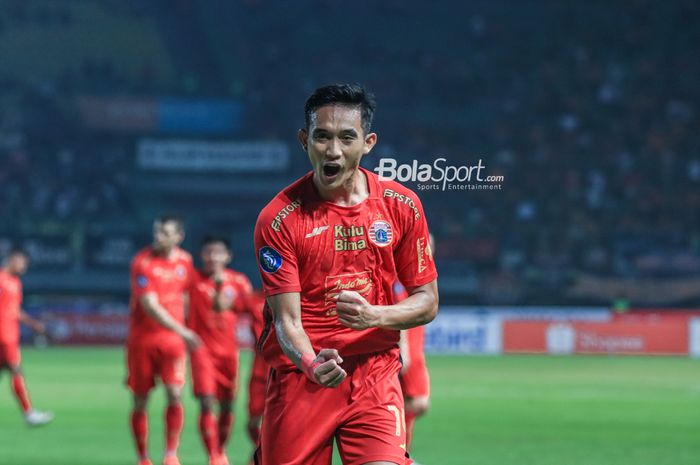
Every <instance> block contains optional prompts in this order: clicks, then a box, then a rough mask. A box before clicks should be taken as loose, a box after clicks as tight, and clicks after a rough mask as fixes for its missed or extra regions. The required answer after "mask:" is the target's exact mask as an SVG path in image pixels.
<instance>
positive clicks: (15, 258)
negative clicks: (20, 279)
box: [8, 253, 29, 276]
mask: <svg viewBox="0 0 700 465" xmlns="http://www.w3.org/2000/svg"><path fill="white" fill-rule="evenodd" d="M8 265H9V266H8V269H9V270H10V273H12V274H14V275H17V276H19V275H23V274H24V273H25V272H26V271H27V267H28V266H29V259H28V258H27V256H26V255H24V254H22V253H16V254H14V255H12V256H11V257H10V259H9V263H8Z"/></svg>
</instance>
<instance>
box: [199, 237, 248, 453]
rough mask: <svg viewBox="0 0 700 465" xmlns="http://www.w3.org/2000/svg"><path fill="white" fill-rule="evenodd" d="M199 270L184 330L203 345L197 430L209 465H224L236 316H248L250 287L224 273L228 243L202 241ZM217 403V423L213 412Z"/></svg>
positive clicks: (238, 275)
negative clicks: (193, 333)
mask: <svg viewBox="0 0 700 465" xmlns="http://www.w3.org/2000/svg"><path fill="white" fill-rule="evenodd" d="M201 258H202V265H203V268H202V269H201V270H195V272H194V274H193V279H192V283H191V286H190V312H189V315H188V317H187V324H188V326H189V327H190V328H191V329H192V330H193V331H194V332H195V333H197V335H198V336H199V337H200V339H201V340H202V345H201V346H200V347H199V348H197V349H196V350H194V351H193V352H192V354H191V364H192V381H193V387H194V393H195V395H196V396H197V398H198V399H199V402H200V415H199V431H200V434H201V438H202V442H203V443H204V446H205V448H206V451H207V455H208V456H209V463H210V465H228V458H227V457H226V453H225V450H226V442H227V441H228V438H229V436H230V433H231V425H232V423H233V412H232V407H233V400H234V395H235V392H236V381H237V373H238V343H237V341H236V324H237V318H236V312H241V311H247V308H246V304H247V302H248V296H249V295H250V294H251V292H252V290H253V288H252V286H251V284H250V281H249V280H248V278H247V277H246V276H245V275H244V274H242V273H239V272H237V271H233V270H230V269H227V268H226V266H227V265H228V264H229V263H230V262H231V258H232V255H231V251H230V246H229V242H228V240H227V239H226V238H224V237H217V236H209V237H206V238H205V239H204V241H203V242H202V250H201ZM217 402H218V404H219V418H218V419H217V418H216V415H215V413H214V407H215V405H216V404H217Z"/></svg>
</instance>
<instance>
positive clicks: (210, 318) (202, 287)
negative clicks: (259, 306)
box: [187, 270, 253, 355]
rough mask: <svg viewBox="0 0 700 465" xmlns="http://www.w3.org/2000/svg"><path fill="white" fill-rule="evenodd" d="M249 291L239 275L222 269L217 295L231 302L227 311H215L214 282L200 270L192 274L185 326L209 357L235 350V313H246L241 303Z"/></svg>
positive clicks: (249, 287) (245, 278)
mask: <svg viewBox="0 0 700 465" xmlns="http://www.w3.org/2000/svg"><path fill="white" fill-rule="evenodd" d="M252 291H253V286H251V284H250V281H249V280H248V278H247V277H246V276H245V275H244V274H243V273H239V272H237V271H233V270H225V271H224V280H223V283H222V284H221V292H222V293H223V294H224V295H225V296H226V297H228V298H230V299H232V301H233V305H232V307H231V308H230V309H227V310H222V311H220V312H219V311H216V310H214V299H213V297H214V294H215V284H214V279H213V278H212V277H211V276H209V275H207V274H205V273H204V272H203V271H200V270H195V271H194V273H193V279H192V282H191V284H190V312H189V315H188V317H187V325H188V326H189V327H190V328H191V329H192V330H193V331H194V332H196V333H197V335H199V337H200V338H201V339H202V342H203V343H204V345H205V346H206V347H207V348H208V349H209V351H210V352H211V353H212V354H213V355H229V354H231V353H232V352H235V351H236V350H238V344H237V342H236V322H237V318H236V313H235V312H237V311H245V310H247V309H246V304H245V302H247V296H248V295H249V294H250V293H251V292H252Z"/></svg>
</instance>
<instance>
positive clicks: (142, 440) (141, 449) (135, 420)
mask: <svg viewBox="0 0 700 465" xmlns="http://www.w3.org/2000/svg"><path fill="white" fill-rule="evenodd" d="M131 433H132V434H133V436H134V441H135V442H136V453H138V454H139V459H145V458H146V457H147V456H148V452H147V450H146V448H147V443H148V416H147V415H146V412H138V411H136V410H134V411H132V412H131Z"/></svg>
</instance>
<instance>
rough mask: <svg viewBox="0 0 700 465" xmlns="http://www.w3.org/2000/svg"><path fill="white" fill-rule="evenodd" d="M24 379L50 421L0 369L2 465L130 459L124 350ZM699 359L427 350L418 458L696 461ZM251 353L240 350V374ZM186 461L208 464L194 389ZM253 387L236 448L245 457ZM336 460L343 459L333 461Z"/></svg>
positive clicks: (445, 464)
mask: <svg viewBox="0 0 700 465" xmlns="http://www.w3.org/2000/svg"><path fill="white" fill-rule="evenodd" d="M23 357H24V358H23V363H24V369H25V372H26V375H27V384H28V386H29V389H30V392H31V395H32V397H33V400H34V401H35V404H36V406H37V407H39V408H47V409H52V410H53V411H54V412H55V413H56V420H55V421H54V423H53V424H51V425H49V426H46V427H43V428H39V429H35V430H30V429H28V428H27V427H26V426H25V425H24V423H23V421H22V418H21V417H20V415H19V413H18V408H17V406H16V403H15V401H14V399H13V398H12V397H11V394H10V392H11V391H10V388H9V381H8V380H9V376H8V373H7V372H3V373H2V375H1V378H0V464H6V465H30V464H31V465H43V464H46V465H49V464H50V465H88V464H90V465H93V464H99V465H112V464H114V465H116V464H120V465H121V464H125V465H126V464H133V463H135V455H134V451H133V445H132V442H131V437H130V435H129V430H128V421H127V412H128V410H129V403H130V400H129V395H128V391H127V390H126V389H125V388H124V386H123V382H122V381H123V378H124V366H123V352H122V351H121V350H120V349H95V348H85V349H58V348H53V349H48V350H35V349H25V350H24V352H23ZM699 363H700V362H698V361H697V360H690V359H683V358H636V357H635V358H632V357H618V358H608V357H547V356H532V357H530V356H510V357H430V358H429V364H430V368H431V375H432V386H433V404H432V409H431V411H430V412H429V414H428V416H427V417H425V418H423V419H421V420H419V421H418V423H417V425H416V439H415V443H414V450H413V452H414V456H415V458H416V459H417V460H418V461H419V462H421V463H422V464H427V465H430V464H433V465H435V464H440V465H450V464H454V465H462V464H465V465H471V464H474V465H476V464H484V465H491V464H499V465H511V464H512V465H527V464H537V465H549V464H551V465H569V464H571V465H579V464H580V465H608V464H610V465H613V464H614V465H647V464H648V465H664V464H669V465H684V464H687V465H691V464H693V465H696V464H698V463H700V439H699V438H700V436H699V434H700V414H699V413H698V411H699V410H700V409H699V407H700V367H699V366H698V364H699ZM249 364H250V356H249V354H248V353H244V354H243V355H242V362H241V367H242V373H243V383H242V384H241V385H242V386H245V385H246V384H245V382H246V381H247V379H246V378H247V373H248V367H249ZM185 398H186V406H185V408H186V423H185V429H184V432H183V436H182V444H181V448H180V451H181V454H180V458H181V461H182V463H183V465H193V464H206V459H205V455H204V452H203V448H202V445H201V443H200V440H199V436H198V433H197V406H196V404H195V403H194V400H193V398H192V396H191V394H190V391H189V390H188V391H187V395H186V396H185ZM163 400H164V393H163V391H162V389H158V390H157V391H155V392H154V395H153V397H152V402H151V406H150V412H151V422H150V427H151V435H150V451H151V453H152V457H153V459H154V464H156V465H157V464H158V463H159V459H160V457H161V453H162V447H163V433H162V426H163V420H162V412H163V410H162V407H163ZM245 412H246V410H245V390H242V391H241V395H240V396H239V399H238V403H237V418H236V425H235V431H234V436H233V443H232V444H230V446H229V456H230V458H231V459H232V463H233V465H242V464H244V463H247V459H248V456H249V453H250V449H251V447H250V445H249V443H248V440H247V436H246V434H245V431H244V425H245V419H246V418H245ZM334 463H336V464H338V463H340V462H339V461H338V460H337V459H336V461H334Z"/></svg>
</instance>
